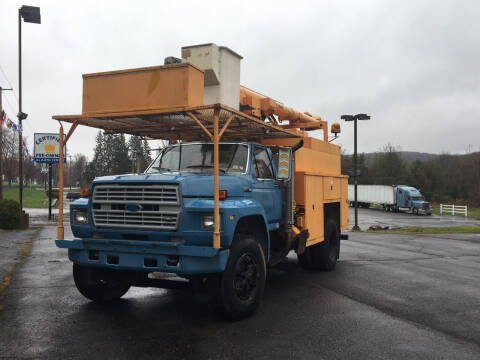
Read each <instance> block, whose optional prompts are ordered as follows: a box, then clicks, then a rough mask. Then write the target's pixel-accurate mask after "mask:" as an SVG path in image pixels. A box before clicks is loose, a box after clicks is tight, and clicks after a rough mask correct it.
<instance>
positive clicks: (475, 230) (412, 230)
mask: <svg viewBox="0 0 480 360" xmlns="http://www.w3.org/2000/svg"><path fill="white" fill-rule="evenodd" d="M366 232H369V233H376V234H480V225H461V226H441V227H421V226H408V227H404V228H398V229H388V230H367V231H366Z"/></svg>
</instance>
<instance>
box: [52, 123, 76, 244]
mask: <svg viewBox="0 0 480 360" xmlns="http://www.w3.org/2000/svg"><path fill="white" fill-rule="evenodd" d="M59 123H60V132H59V138H60V149H59V159H58V225H57V239H58V240H63V239H64V237H65V228H64V227H63V151H64V147H65V145H66V144H67V141H68V139H70V136H72V134H73V132H74V131H75V129H76V128H77V126H78V120H77V121H74V122H73V124H72V126H71V127H70V130H68V134H67V136H66V137H65V138H64V137H63V125H62V123H61V122H60V121H59Z"/></svg>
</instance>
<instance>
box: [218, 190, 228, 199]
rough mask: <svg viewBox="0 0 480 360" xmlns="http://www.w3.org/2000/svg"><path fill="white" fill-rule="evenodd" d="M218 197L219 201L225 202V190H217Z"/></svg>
mask: <svg viewBox="0 0 480 360" xmlns="http://www.w3.org/2000/svg"><path fill="white" fill-rule="evenodd" d="M218 197H219V199H220V200H225V199H226V198H227V190H218Z"/></svg>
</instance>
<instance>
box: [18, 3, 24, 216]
mask: <svg viewBox="0 0 480 360" xmlns="http://www.w3.org/2000/svg"><path fill="white" fill-rule="evenodd" d="M20 114H22V12H21V8H20V9H18V125H19V126H18V199H19V202H20V209H21V210H23V154H22V151H23V144H22V140H23V139H22V138H23V129H22V120H23V119H22V116H20Z"/></svg>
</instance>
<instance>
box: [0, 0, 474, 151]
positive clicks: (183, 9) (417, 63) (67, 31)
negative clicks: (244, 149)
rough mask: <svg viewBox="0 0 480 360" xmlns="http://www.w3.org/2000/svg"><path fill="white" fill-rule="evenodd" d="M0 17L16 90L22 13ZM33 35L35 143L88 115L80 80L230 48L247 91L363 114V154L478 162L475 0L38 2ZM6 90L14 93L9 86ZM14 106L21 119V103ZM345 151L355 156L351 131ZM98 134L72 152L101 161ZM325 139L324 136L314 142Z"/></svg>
mask: <svg viewBox="0 0 480 360" xmlns="http://www.w3.org/2000/svg"><path fill="white" fill-rule="evenodd" d="M22 4H23V2H19V1H9V2H5V1H4V2H2V3H1V4H0V33H1V34H2V35H3V36H2V37H1V38H0V39H1V40H0V41H1V43H0V49H1V50H0V51H1V52H0V65H1V66H2V68H3V69H4V70H5V72H6V73H7V76H8V77H9V79H10V81H11V82H12V85H13V86H14V87H15V88H16V87H17V65H16V64H17V22H16V21H17V9H18V7H20V6H21V5H22ZM28 4H29V5H38V6H41V8H42V24H41V25H33V24H25V25H24V26H23V30H24V32H23V36H24V37H23V39H24V63H23V69H24V109H25V111H26V112H28V113H29V114H30V117H29V120H28V125H26V127H25V129H26V135H27V136H28V137H29V138H30V139H32V138H33V132H47V131H58V124H57V123H55V122H54V121H52V120H51V119H50V118H51V116H52V115H53V114H74V113H79V112H80V111H81V90H82V78H81V74H82V73H88V72H96V71H104V70H113V69H122V68H130V67H139V66H149V65H158V64H162V63H163V58H164V57H165V56H168V55H176V56H179V54H180V47H181V46H184V45H191V44H196V43H204V42H216V43H217V44H220V45H226V46H228V47H230V48H232V49H234V50H235V51H237V52H238V53H240V54H241V55H243V56H244V60H243V63H242V75H241V78H242V83H243V84H245V85H247V86H249V87H251V88H253V89H256V90H258V91H260V92H262V93H265V94H267V95H269V96H271V97H273V98H275V99H277V100H280V101H283V102H284V103H286V104H288V105H289V106H292V107H295V108H297V109H299V110H306V111H310V112H312V113H315V114H318V115H321V116H322V117H323V118H324V119H326V120H328V121H329V122H333V121H340V120H339V117H340V115H341V114H344V113H358V112H366V113H369V114H370V115H372V120H371V121H369V122H362V123H361V124H360V126H359V150H360V151H375V150H378V149H380V148H381V147H382V145H383V144H385V143H387V142H391V143H393V144H395V145H400V146H401V147H402V149H403V150H417V151H426V152H436V153H438V152H442V151H448V152H453V153H456V152H464V151H465V149H466V148H467V146H468V145H469V144H471V145H473V148H474V149H479V147H480V142H479V140H478V139H479V134H480V121H479V120H480V119H479V114H480V102H479V101H478V98H479V94H480V72H479V70H478V64H479V63H480V51H479V49H478V47H479V45H478V44H480V41H479V40H480V25H479V22H478V19H479V18H480V3H479V2H478V1H475V0H472V1H461V2H459V1H442V2H438V1H401V2H399V1H361V2H359V1H322V2H319V1H310V2H309V1H296V2H291V1H290V2H287V1H284V2H281V1H274V2H273V1H272V2H255V1H252V2H249V1H244V2H242V3H238V2H236V3H234V2H232V3H229V2H221V1H219V2H208V1H204V2H187V1H175V2H163V1H162V2H158V1H137V2H131V1H102V2H99V1H81V2H79V1H77V2H74V1H62V2H60V1H56V2H54V1H29V2H28ZM0 84H1V85H2V86H6V85H7V84H6V81H5V79H4V77H3V75H2V74H1V73H0ZM5 97H6V98H7V99H8V102H9V103H10V104H11V105H12V106H11V105H8V104H7V103H6V101H5V103H6V110H7V111H8V113H9V114H10V116H14V115H15V113H16V108H15V109H11V107H15V106H16V105H15V103H16V100H15V98H14V97H13V95H11V94H6V95H5ZM342 128H343V133H342V135H341V138H340V139H339V140H337V141H336V143H338V144H339V145H342V146H343V147H345V148H346V150H347V151H352V150H353V126H352V124H345V123H344V124H342ZM95 132H96V130H92V129H86V128H83V129H79V130H77V132H76V134H75V136H74V137H73V138H72V140H71V142H70V151H71V152H73V153H77V152H82V153H86V154H87V155H89V156H91V154H92V148H93V144H94V136H95ZM314 134H315V133H314Z"/></svg>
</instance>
